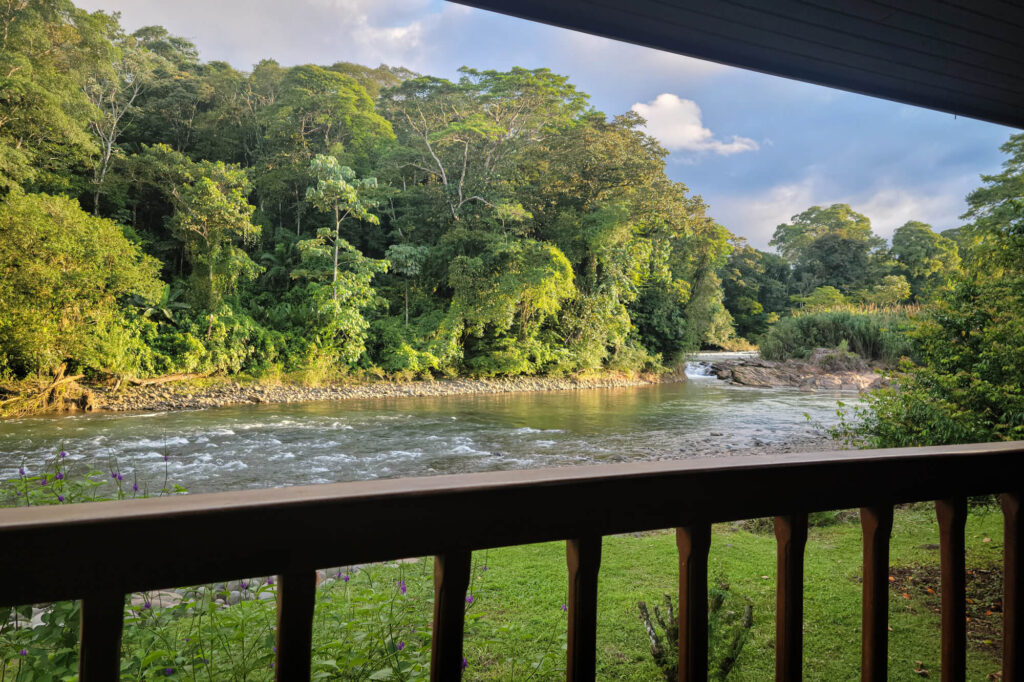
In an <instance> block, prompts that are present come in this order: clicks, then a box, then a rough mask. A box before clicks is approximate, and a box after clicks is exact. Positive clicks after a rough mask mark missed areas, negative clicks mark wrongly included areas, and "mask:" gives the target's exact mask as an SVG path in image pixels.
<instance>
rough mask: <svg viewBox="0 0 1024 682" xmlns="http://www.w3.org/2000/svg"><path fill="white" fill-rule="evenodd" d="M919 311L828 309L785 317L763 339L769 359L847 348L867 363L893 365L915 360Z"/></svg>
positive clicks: (765, 355) (803, 356)
mask: <svg viewBox="0 0 1024 682" xmlns="http://www.w3.org/2000/svg"><path fill="white" fill-rule="evenodd" d="M915 316H916V310H905V309H894V308H878V309H876V310H874V311H870V312H868V311H864V312H852V311H849V310H827V311H818V312H813V313H801V314H797V315H794V316H792V317H784V318H782V319H781V320H779V321H778V322H776V323H775V324H774V325H773V326H772V328H771V329H769V330H768V331H767V332H766V333H765V334H764V335H763V336H762V337H761V339H760V347H761V357H763V358H764V359H766V360H788V359H790V358H799V359H803V358H807V357H808V356H810V354H811V353H812V352H813V351H814V349H815V348H835V347H837V346H841V345H842V346H844V347H846V348H848V349H849V350H850V351H852V352H854V353H856V354H857V355H860V356H861V357H863V358H865V359H867V360H876V361H879V362H883V363H885V364H887V365H890V366H895V365H896V364H898V363H899V360H900V358H902V357H909V358H914V357H916V354H917V353H916V348H915V345H914V341H913V339H912V338H911V336H910V334H909V332H910V330H911V329H912V328H913V326H914V318H915Z"/></svg>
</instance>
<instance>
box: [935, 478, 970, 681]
mask: <svg viewBox="0 0 1024 682" xmlns="http://www.w3.org/2000/svg"><path fill="white" fill-rule="evenodd" d="M935 514H936V516H937V517H938V519H939V555H940V559H939V561H940V566H941V571H942V574H941V582H940V586H941V592H942V682H964V680H965V679H967V597H966V595H965V594H964V593H965V592H966V591H967V576H966V575H965V573H964V527H965V526H966V524H967V499H966V498H964V497H957V498H950V499H946V500H938V501H936V502H935Z"/></svg>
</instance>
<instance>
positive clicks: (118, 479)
mask: <svg viewBox="0 0 1024 682" xmlns="http://www.w3.org/2000/svg"><path fill="white" fill-rule="evenodd" d="M123 478H124V477H123V476H121V474H118V475H117V482H118V483H120V482H121V479H123Z"/></svg>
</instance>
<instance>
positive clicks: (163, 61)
mask: <svg viewBox="0 0 1024 682" xmlns="http://www.w3.org/2000/svg"><path fill="white" fill-rule="evenodd" d="M0 22H2V27H3V29H4V30H3V32H2V35H3V36H4V45H3V51H2V55H3V56H2V57H0V74H6V76H5V80H4V84H3V85H4V87H2V88H0V91H2V92H3V93H4V94H3V96H2V97H3V100H2V101H0V199H2V200H3V201H4V208H3V220H2V221H0V230H2V233H0V234H2V236H3V239H4V242H5V245H6V244H8V243H9V244H10V245H12V247H13V245H14V244H15V243H16V244H17V245H18V246H17V250H20V251H23V252H30V251H32V250H33V249H32V248H31V245H32V244H33V243H34V240H44V239H46V233H47V230H50V229H53V226H52V225H46V224H44V222H45V221H44V220H42V219H41V218H40V217H39V215H37V214H38V213H39V211H40V210H42V209H36V210H35V213H33V212H32V211H29V210H28V209H27V208H26V207H28V206H43V205H50V206H58V205H59V206H60V207H61V209H60V210H61V215H62V216H63V217H62V218H61V220H62V222H63V223H64V224H65V225H68V226H71V225H74V226H76V228H75V229H76V230H77V232H76V234H79V236H80V237H83V236H84V235H86V234H87V233H88V232H89V231H90V230H93V231H96V230H99V231H101V232H102V233H103V235H104V236H103V238H102V240H100V241H101V242H102V244H107V245H109V248H111V249H115V248H116V249H118V250H119V251H118V252H117V253H116V254H114V253H109V254H103V253H97V254H85V255H86V256H87V257H88V258H89V259H91V260H89V261H88V262H87V263H86V262H83V270H82V271H81V272H78V273H76V274H75V276H74V279H75V281H74V283H73V284H72V283H70V282H65V281H63V280H61V279H60V278H58V277H57V275H56V274H55V273H54V274H52V275H51V276H50V277H48V278H44V279H42V280H39V281H33V282H32V287H31V288H24V289H23V290H21V289H19V290H18V291H16V292H13V293H7V292H5V293H4V295H5V296H8V297H10V296H14V297H15V298H5V299H4V304H5V305H4V308H5V310H6V311H16V312H11V313H10V314H7V315H5V317H4V318H3V319H2V320H0V335H2V338H3V340H4V343H3V354H2V355H0V372H4V373H7V374H9V375H12V376H14V377H24V376H27V375H29V374H48V373H51V372H53V371H55V369H56V368H57V367H58V366H59V365H60V364H61V363H66V364H67V366H68V368H69V370H71V371H81V372H86V373H91V374H93V375H96V376H97V377H102V376H116V377H125V376H128V377H133V376H134V377H140V376H146V375H153V374H161V373H168V372H207V373H208V372H214V371H222V372H228V373H233V372H249V373H253V374H257V375H258V374H263V373H266V372H274V373H281V372H303V373H305V375H306V376H308V377H319V378H323V377H330V376H339V375H341V374H343V373H344V372H346V371H347V370H348V369H350V368H353V367H361V368H364V369H367V370H371V371H373V372H375V373H382V372H383V373H391V374H392V375H395V376H415V375H432V374H433V375H456V374H474V375H481V376H491V375H515V374H523V373H556V374H560V373H566V372H580V371H589V370H602V369H615V370H624V371H636V370H641V369H655V368H658V367H659V366H661V365H662V364H663V363H669V362H672V361H674V360H676V359H677V358H678V357H679V356H680V354H681V353H683V352H686V351H689V350H694V349H697V348H699V347H700V346H701V345H704V344H714V343H720V342H722V341H724V340H726V339H728V338H729V337H730V336H732V334H733V327H732V320H731V318H730V316H729V313H728V312H727V311H726V309H725V307H724V306H723V304H722V299H723V292H722V289H721V286H720V280H719V275H718V271H719V269H720V268H721V266H722V265H723V264H724V259H725V257H726V255H727V254H728V252H729V250H730V245H729V243H728V239H729V238H730V236H731V235H730V234H729V233H728V232H727V231H726V230H725V229H724V228H723V227H721V226H719V225H717V224H716V223H715V222H714V220H713V219H711V218H710V217H708V216H707V213H706V206H705V205H704V204H703V202H702V201H701V200H700V198H699V197H692V196H689V194H688V191H687V189H686V187H684V186H683V185H681V184H678V183H674V182H671V181H670V180H669V179H668V178H667V177H666V175H665V156H666V154H667V152H666V151H665V150H664V149H663V148H661V147H660V146H659V145H658V144H657V143H656V142H655V140H654V139H653V138H651V137H649V136H647V135H646V134H644V132H643V131H642V126H643V123H644V121H643V120H642V119H641V118H640V117H638V116H637V115H636V114H634V113H627V114H624V115H621V116H614V117H608V116H606V115H605V114H603V113H601V112H598V111H595V110H594V109H593V108H591V107H590V106H589V105H588V104H587V96H586V95H585V94H584V93H581V92H579V91H578V90H577V89H576V88H575V87H574V86H573V85H572V84H571V83H570V82H569V81H568V79H567V78H565V77H564V76H560V75H556V74H553V73H551V72H550V71H547V70H545V69H535V70H527V69H521V68H515V69H512V70H510V71H507V72H497V71H476V70H473V69H468V68H466V69H463V71H462V76H461V78H460V79H459V80H457V81H448V80H444V79H439V78H432V77H426V76H420V75H417V74H414V73H412V72H409V71H408V70H405V69H401V68H391V67H386V66H381V67H380V68H377V69H370V68H366V67H362V66H358V65H355V64H334V65H331V66H318V65H302V66H296V67H291V68H285V67H281V66H280V65H278V64H277V63H275V62H273V61H270V60H265V61H262V62H260V63H259V64H257V65H256V66H255V67H253V69H252V70H251V71H250V72H248V73H245V72H241V71H236V70H235V69H234V68H232V67H231V66H229V65H228V64H225V63H223V62H210V63H203V62H202V61H200V59H199V57H198V51H197V50H196V48H195V46H194V45H192V44H191V43H189V42H188V41H187V40H184V39H182V38H179V37H176V36H173V35H171V34H169V33H168V32H167V31H166V30H164V29H163V28H160V27H147V28H143V29H140V30H138V31H136V32H135V33H133V34H131V35H128V34H126V33H125V32H124V31H122V30H121V28H120V27H119V26H118V22H117V17H116V16H110V15H107V14H104V13H102V12H95V13H92V14H89V13H86V12H83V11H81V10H79V9H76V8H75V7H74V6H73V5H72V4H71V3H70V2H69V1H68V0H39V1H34V2H31V3H10V4H9V5H7V6H5V7H4V8H3V9H2V10H0ZM76 200H77V201H78V202H80V204H81V208H80V207H79V206H78V204H76ZM86 211H88V212H89V213H91V214H92V215H93V216H95V217H90V216H89V215H87V213H86ZM115 223H116V224H115ZM113 232H118V233H121V234H122V235H123V236H122V240H123V243H120V242H119V243H118V244H116V245H115V244H114V243H113V241H112V240H113V238H112V237H110V236H107V233H113ZM69 238H70V237H69ZM97 246H100V244H98V245H97ZM48 248H52V249H56V248H58V245H57V244H53V245H51V246H49V247H48ZM61 248H63V249H64V251H62V252H61V254H59V255H60V257H72V256H71V255H70V253H71V252H70V251H69V249H72V247H71V246H70V245H67V246H64V247H61ZM44 251H45V250H44ZM142 254H145V256H143V255H142ZM57 257H58V255H46V253H45V252H44V253H41V254H40V256H39V258H40V261H41V262H40V263H39V265H38V267H42V266H44V265H45V262H46V261H47V260H48V261H53V259H54V258H57ZM75 257H76V258H77V256H75ZM104 258H106V260H107V263H106V264H107V265H108V266H111V267H110V269H109V270H108V271H106V272H105V271H104V270H103V268H102V267H100V263H101V261H102V260H103V259H104ZM133 259H134V260H133ZM115 260H117V262H116V263H115V262H114V261H115ZM136 261H137V265H132V264H133V263H135V262H136ZM87 266H88V267H91V268H93V269H92V270H88V271H87V270H86V267H87ZM33 267H36V266H33ZM140 268H142V269H143V270H145V277H143V273H142V271H141V270H140ZM0 270H2V271H3V272H5V273H7V272H10V273H13V274H12V277H11V278H10V279H12V280H26V279H27V278H28V277H30V273H31V272H33V270H31V269H30V268H29V267H27V266H26V263H25V262H24V260H23V259H22V258H20V257H19V256H18V254H17V253H15V249H14V248H12V249H9V250H4V251H3V254H2V256H0ZM112 272H113V273H114V274H111V273H112ZM62 276H63V277H65V279H68V278H69V277H70V274H69V273H63V274H62ZM111 278H113V279H115V280H117V281H108V280H110V279H111ZM6 279H8V278H5V282H4V286H6V287H11V286H15V285H16V282H14V281H11V282H8V281H6ZM18 286H21V285H18ZM75 287H78V288H75ZM79 291H88V292H89V295H87V296H78V294H77V292H79ZM19 296H20V298H18V297H19ZM67 301H73V302H74V306H76V309H75V310H74V311H70V310H65V308H66V307H67V305H68V304H67V303H66V302H67ZM62 306H63V307H62ZM55 325H56V326H55ZM76 325H77V326H76ZM69 330H70V331H69ZM65 332H67V333H65ZM90 335H91V336H90ZM101 341H102V343H100V342H101ZM104 344H105V345H106V346H110V347H102V348H101V347H99V346H102V345H104Z"/></svg>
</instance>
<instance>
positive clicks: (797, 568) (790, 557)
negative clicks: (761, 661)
mask: <svg viewBox="0 0 1024 682" xmlns="http://www.w3.org/2000/svg"><path fill="white" fill-rule="evenodd" d="M775 539H776V542H777V543H778V549H777V552H778V561H777V576H776V581H777V588H776V596H775V679H776V682H799V681H800V680H801V678H802V675H803V655H804V652H803V647H804V640H803V637H804V547H805V546H806V544H807V514H803V513H801V514H792V515H790V516H776V517H775Z"/></svg>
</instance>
